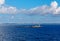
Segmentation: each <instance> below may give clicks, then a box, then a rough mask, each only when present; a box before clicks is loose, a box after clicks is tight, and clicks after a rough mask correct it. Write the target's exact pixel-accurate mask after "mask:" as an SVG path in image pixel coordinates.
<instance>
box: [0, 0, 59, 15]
mask: <svg viewBox="0 0 60 41" xmlns="http://www.w3.org/2000/svg"><path fill="white" fill-rule="evenodd" d="M3 4H5V0H0V14H22V13H23V14H54V15H55V14H60V7H58V3H57V2H56V1H53V2H51V4H50V6H48V5H42V6H38V7H35V8H30V9H28V10H27V9H17V8H16V7H13V6H4V5H3Z"/></svg>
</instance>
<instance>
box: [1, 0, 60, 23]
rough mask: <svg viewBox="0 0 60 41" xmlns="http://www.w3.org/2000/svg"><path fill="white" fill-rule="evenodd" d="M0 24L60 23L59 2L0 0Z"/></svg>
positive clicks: (57, 0)
mask: <svg viewBox="0 0 60 41" xmlns="http://www.w3.org/2000/svg"><path fill="white" fill-rule="evenodd" d="M0 23H60V0H3V1H2V0H0Z"/></svg>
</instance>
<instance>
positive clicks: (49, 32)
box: [0, 24, 60, 41]
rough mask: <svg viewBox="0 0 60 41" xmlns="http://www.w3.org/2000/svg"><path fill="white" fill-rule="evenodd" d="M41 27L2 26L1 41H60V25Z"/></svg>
mask: <svg viewBox="0 0 60 41" xmlns="http://www.w3.org/2000/svg"><path fill="white" fill-rule="evenodd" d="M35 25H36V24H35ZM40 25H41V27H40V28H33V27H32V26H33V25H19V24H0V41H60V24H40Z"/></svg>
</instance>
